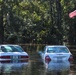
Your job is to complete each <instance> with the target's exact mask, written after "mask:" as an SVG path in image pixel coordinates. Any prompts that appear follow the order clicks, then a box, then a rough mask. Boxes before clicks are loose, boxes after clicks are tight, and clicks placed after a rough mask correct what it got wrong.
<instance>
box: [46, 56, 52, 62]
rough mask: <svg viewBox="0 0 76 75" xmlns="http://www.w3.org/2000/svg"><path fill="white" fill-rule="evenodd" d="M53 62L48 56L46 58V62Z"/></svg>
mask: <svg viewBox="0 0 76 75" xmlns="http://www.w3.org/2000/svg"><path fill="white" fill-rule="evenodd" d="M50 61H51V58H50V57H49V56H48V55H47V56H46V57H45V62H48V63H49V62H50Z"/></svg>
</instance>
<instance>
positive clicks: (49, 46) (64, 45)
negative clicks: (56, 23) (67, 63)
mask: <svg viewBox="0 0 76 75" xmlns="http://www.w3.org/2000/svg"><path fill="white" fill-rule="evenodd" d="M46 47H66V46H65V45H46Z"/></svg>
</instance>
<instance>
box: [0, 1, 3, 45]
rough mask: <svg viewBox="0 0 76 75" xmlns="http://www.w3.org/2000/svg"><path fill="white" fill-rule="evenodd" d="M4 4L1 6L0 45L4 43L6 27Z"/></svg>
mask: <svg viewBox="0 0 76 75" xmlns="http://www.w3.org/2000/svg"><path fill="white" fill-rule="evenodd" d="M3 5H4V4H3V2H2V4H1V12H0V44H3V42H4V27H3Z"/></svg>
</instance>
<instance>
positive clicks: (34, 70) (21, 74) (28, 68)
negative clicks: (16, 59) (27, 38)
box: [0, 51, 76, 75]
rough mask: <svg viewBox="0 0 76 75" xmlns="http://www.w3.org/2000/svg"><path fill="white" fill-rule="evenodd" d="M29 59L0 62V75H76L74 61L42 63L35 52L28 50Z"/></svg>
mask: <svg viewBox="0 0 76 75" xmlns="http://www.w3.org/2000/svg"><path fill="white" fill-rule="evenodd" d="M28 54H29V57H30V58H29V61H28V62H21V63H0V75H76V63H75V62H74V63H71V64H70V62H65V63H62V62H59V63H54V62H49V63H46V64H43V62H42V60H41V58H40V56H39V54H38V53H37V52H35V51H34V52H33V51H32V52H29V53H28Z"/></svg>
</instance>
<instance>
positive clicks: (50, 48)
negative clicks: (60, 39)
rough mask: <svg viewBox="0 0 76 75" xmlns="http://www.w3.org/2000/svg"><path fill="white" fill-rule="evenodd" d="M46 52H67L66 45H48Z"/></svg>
mask: <svg viewBox="0 0 76 75" xmlns="http://www.w3.org/2000/svg"><path fill="white" fill-rule="evenodd" d="M47 52H48V53H69V51H68V49H67V48H66V47H48V48H47Z"/></svg>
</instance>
